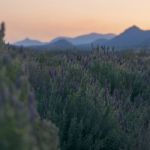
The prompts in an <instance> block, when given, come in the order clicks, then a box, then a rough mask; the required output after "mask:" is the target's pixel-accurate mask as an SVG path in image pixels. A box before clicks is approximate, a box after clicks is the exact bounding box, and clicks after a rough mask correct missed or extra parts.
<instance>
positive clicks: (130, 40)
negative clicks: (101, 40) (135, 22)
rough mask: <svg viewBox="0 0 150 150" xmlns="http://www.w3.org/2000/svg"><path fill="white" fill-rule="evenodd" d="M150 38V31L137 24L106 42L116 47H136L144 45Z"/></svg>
mask: <svg viewBox="0 0 150 150" xmlns="http://www.w3.org/2000/svg"><path fill="white" fill-rule="evenodd" d="M148 39H150V31H149V30H148V31H144V30H142V29H140V28H139V27H137V26H132V27H130V28H128V29H126V30H125V31H124V32H122V33H121V34H120V35H118V36H116V37H115V38H113V39H112V40H109V41H107V42H106V43H105V45H107V46H115V47H116V48H121V49H122V48H123V49H126V48H135V47H141V46H144V43H145V44H146V41H147V40H148Z"/></svg>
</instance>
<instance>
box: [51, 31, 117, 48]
mask: <svg viewBox="0 0 150 150" xmlns="http://www.w3.org/2000/svg"><path fill="white" fill-rule="evenodd" d="M114 37H115V34H100V33H90V34H85V35H80V36H77V37H74V38H71V37H57V38H55V39H53V40H52V41H51V42H55V41H57V40H60V39H65V40H67V41H69V42H71V43H72V44H73V45H85V44H91V43H92V42H94V41H95V40H98V39H112V38H114Z"/></svg>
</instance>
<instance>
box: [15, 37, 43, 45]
mask: <svg viewBox="0 0 150 150" xmlns="http://www.w3.org/2000/svg"><path fill="white" fill-rule="evenodd" d="M43 44H45V43H43V42H40V41H38V40H32V39H29V38H26V39H24V40H22V41H18V42H16V43H14V45H16V46H23V47H30V46H40V45H43Z"/></svg>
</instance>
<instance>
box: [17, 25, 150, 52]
mask: <svg viewBox="0 0 150 150" xmlns="http://www.w3.org/2000/svg"><path fill="white" fill-rule="evenodd" d="M14 45H16V46H24V47H36V48H39V49H43V48H45V49H48V50H51V49H58V50H63V49H75V48H76V49H80V50H90V49H91V46H92V45H93V46H102V45H105V46H113V47H116V48H118V49H129V48H136V47H150V30H142V29H140V28H139V27H137V26H132V27H129V28H128V29H126V30H124V31H123V32H122V33H120V34H119V35H115V34H99V33H90V34H86V35H81V36H77V37H74V38H71V37H57V38H55V39H53V40H51V41H50V42H45V43H44V42H40V41H37V40H31V39H25V40H23V41H19V42H16V43H15V44H14Z"/></svg>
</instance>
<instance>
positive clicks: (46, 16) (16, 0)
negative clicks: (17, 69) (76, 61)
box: [0, 0, 150, 42]
mask: <svg viewBox="0 0 150 150" xmlns="http://www.w3.org/2000/svg"><path fill="white" fill-rule="evenodd" d="M0 21H5V22H6V25H7V33H6V40H7V41H10V42H14V41H16V40H20V39H24V38H26V37H30V38H33V39H38V40H42V41H49V40H50V39H52V38H54V37H56V36H60V35H61V36H63V35H65V36H75V35H80V34H84V33H90V32H99V33H119V32H121V31H122V30H124V29H125V28H127V27H129V26H131V25H138V26H140V27H141V28H143V29H150V0H0Z"/></svg>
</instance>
